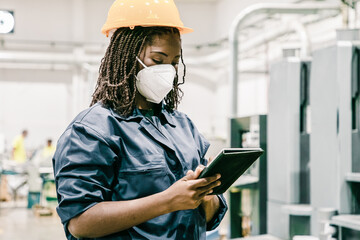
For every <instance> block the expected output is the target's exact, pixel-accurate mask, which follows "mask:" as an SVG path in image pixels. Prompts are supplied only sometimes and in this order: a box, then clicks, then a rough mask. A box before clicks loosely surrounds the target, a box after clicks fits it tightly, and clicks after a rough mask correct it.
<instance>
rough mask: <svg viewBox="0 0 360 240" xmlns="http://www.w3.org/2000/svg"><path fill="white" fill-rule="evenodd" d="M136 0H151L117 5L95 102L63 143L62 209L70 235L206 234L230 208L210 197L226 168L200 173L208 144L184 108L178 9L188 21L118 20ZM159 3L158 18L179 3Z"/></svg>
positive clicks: (59, 153) (59, 163)
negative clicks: (220, 171) (209, 174)
mask: <svg viewBox="0 0 360 240" xmlns="http://www.w3.org/2000/svg"><path fill="white" fill-rule="evenodd" d="M129 2H131V3H133V2H138V3H139V2H142V3H143V7H146V9H147V10H149V5H147V4H146V3H148V2H149V1H140V0H139V1H126V0H125V1H124V0H123V1H119V0H118V1H116V2H115V3H114V4H113V6H112V7H111V9H110V12H109V16H108V21H107V23H106V24H105V27H104V28H106V26H107V28H106V29H105V31H104V33H105V34H106V35H107V34H108V32H109V31H110V30H113V29H115V31H113V35H112V37H111V41H110V44H109V47H108V49H107V51H106V54H105V57H104V58H103V60H102V63H101V66H100V75H99V79H98V83H97V87H96V90H95V92H94V94H93V100H92V103H91V107H90V108H89V109H87V110H85V111H83V112H82V113H80V114H79V115H78V116H77V117H76V118H75V119H74V120H73V122H72V123H71V124H70V125H69V127H68V128H67V129H66V131H65V132H64V134H63V135H62V136H61V137H60V139H59V141H58V145H57V150H56V153H55V156H54V159H53V162H54V172H55V180H56V186H57V193H58V201H59V206H58V208H57V211H58V213H59V216H60V218H61V220H62V223H63V224H64V228H65V232H66V236H67V238H68V239H76V238H81V239H205V236H206V235H205V233H206V230H212V229H214V228H216V227H217V226H218V224H219V223H220V221H221V219H222V218H223V216H224V214H225V212H226V210H227V206H226V203H225V200H224V199H223V197H222V196H215V195H209V194H211V192H212V189H213V188H214V187H216V186H218V185H220V180H219V179H220V176H219V175H216V176H212V177H209V178H201V179H197V177H198V176H199V174H200V173H201V171H202V169H203V168H204V167H203V165H206V163H207V161H206V160H205V159H204V155H205V153H206V151H207V149H208V147H209V144H208V142H207V141H206V140H205V139H204V138H203V137H202V135H201V134H199V132H198V131H197V129H196V128H195V126H194V125H193V123H192V122H191V120H190V119H189V118H188V117H187V116H186V115H185V114H183V113H180V112H178V111H176V107H177V105H178V103H179V101H180V98H181V91H180V89H179V84H180V83H179V81H178V77H177V66H178V63H179V61H182V51H181V40H180V32H184V31H186V30H188V29H186V28H184V27H183V25H182V23H181V21H180V19H177V18H178V15H176V14H171V17H172V18H175V20H174V21H175V22H176V21H178V22H180V23H179V24H164V23H161V22H158V23H154V22H151V24H149V23H148V22H146V21H149V20H148V18H146V17H145V18H144V19H143V21H140V23H139V21H138V23H137V24H138V25H136V24H135V23H132V24H129V23H126V24H123V25H121V26H118V25H116V24H119V21H117V20H118V19H124V14H125V13H124V11H123V12H119V11H118V10H119V8H120V9H123V7H124V4H125V5H126V3H129ZM155 2H156V3H157V4H153V6H151V7H152V8H151V9H150V12H151V14H154V13H155V14H156V13H157V15H156V16H157V18H159V16H161V12H156V11H158V10H159V9H161V8H163V9H162V10H164V9H165V10H166V11H165V13H166V14H168V13H169V12H171V11H172V13H173V12H174V11H175V10H176V12H177V9H176V6H175V5H174V4H173V2H172V1H169V0H163V1H159V0H155ZM169 2H170V3H169ZM121 3H122V4H121ZM135 7H141V6H135ZM131 8H134V6H133V7H131ZM174 8H175V10H174ZM125 12H126V14H129V12H128V11H125ZM144 12H145V11H144V8H143V9H141V13H143V14H144ZM111 14H113V15H111ZM114 14H115V16H114ZM133 14H135V13H133ZM109 19H110V20H109ZM109 22H110V23H109ZM112 22H113V23H114V24H112ZM109 26H110V27H109ZM143 26H146V27H143ZM182 62H183V61H182ZM184 76H185V71H184ZM183 80H184V79H183Z"/></svg>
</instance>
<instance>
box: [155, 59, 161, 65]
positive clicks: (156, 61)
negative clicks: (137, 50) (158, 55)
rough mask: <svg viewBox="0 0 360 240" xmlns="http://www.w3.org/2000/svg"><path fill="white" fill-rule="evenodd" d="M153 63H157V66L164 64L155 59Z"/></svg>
mask: <svg viewBox="0 0 360 240" xmlns="http://www.w3.org/2000/svg"><path fill="white" fill-rule="evenodd" d="M153 62H154V63H156V64H161V63H162V61H160V60H156V59H153Z"/></svg>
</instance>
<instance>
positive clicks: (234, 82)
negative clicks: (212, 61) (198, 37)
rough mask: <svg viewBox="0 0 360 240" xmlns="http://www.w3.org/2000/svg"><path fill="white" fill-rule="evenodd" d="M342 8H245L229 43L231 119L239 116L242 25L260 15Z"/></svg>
mask: <svg viewBox="0 0 360 240" xmlns="http://www.w3.org/2000/svg"><path fill="white" fill-rule="evenodd" d="M339 9H340V6H339V5H338V4H314V3H311V4H301V5H300V4H299V5H294V4H278V3H264V4H255V5H252V6H250V7H247V8H245V9H244V10H243V11H241V12H240V13H239V14H238V15H237V16H236V17H235V20H234V21H233V22H232V24H231V27H230V32H229V41H230V54H231V57H230V63H231V64H230V67H231V71H230V75H231V79H230V82H231V86H230V87H231V93H230V96H231V115H232V116H231V117H236V116H237V101H238V96H237V95H238V89H237V88H238V63H239V61H238V50H239V41H238V33H239V30H240V29H241V27H242V24H243V23H244V22H245V20H246V19H247V18H248V17H250V16H252V15H254V14H259V13H267V14H275V13H278V14H279V13H280V14H315V13H318V12H320V11H324V10H337V11H338V10H339Z"/></svg>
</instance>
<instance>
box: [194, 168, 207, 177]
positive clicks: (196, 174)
mask: <svg viewBox="0 0 360 240" xmlns="http://www.w3.org/2000/svg"><path fill="white" fill-rule="evenodd" d="M204 168H205V166H204V165H199V166H197V168H196V169H195V172H194V176H195V178H198V177H199V175H200V173H201V172H202V171H203V170H204Z"/></svg>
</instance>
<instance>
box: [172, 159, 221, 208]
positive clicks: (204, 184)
mask: <svg viewBox="0 0 360 240" xmlns="http://www.w3.org/2000/svg"><path fill="white" fill-rule="evenodd" d="M204 168H205V167H204V166H202V165H200V166H198V167H197V168H196V169H195V172H194V171H192V170H190V171H188V172H187V173H186V176H185V177H183V178H182V179H180V180H178V181H177V182H175V183H174V184H173V185H172V186H171V187H170V188H168V189H167V190H166V195H167V196H170V197H171V201H170V205H171V206H170V211H178V210H185V209H195V208H197V207H198V206H199V205H200V204H201V203H202V202H203V200H204V198H205V197H207V195H208V194H210V193H212V191H213V190H212V189H213V188H214V187H216V186H219V185H220V184H221V183H220V181H218V179H219V178H220V177H221V176H220V175H219V174H217V175H214V176H211V177H207V178H200V179H197V178H198V176H199V175H200V173H201V171H202V170H203V169H204Z"/></svg>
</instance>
